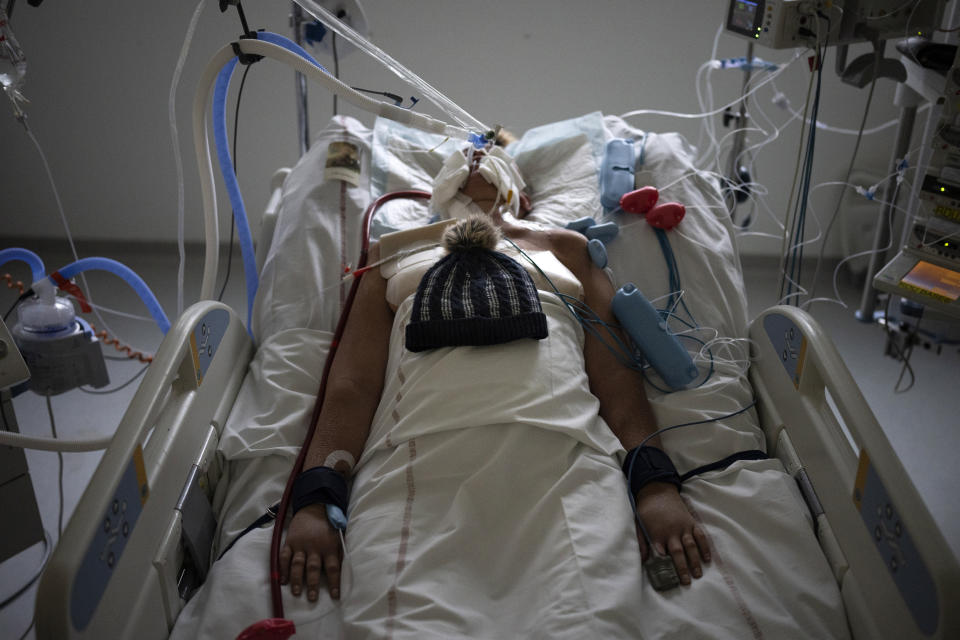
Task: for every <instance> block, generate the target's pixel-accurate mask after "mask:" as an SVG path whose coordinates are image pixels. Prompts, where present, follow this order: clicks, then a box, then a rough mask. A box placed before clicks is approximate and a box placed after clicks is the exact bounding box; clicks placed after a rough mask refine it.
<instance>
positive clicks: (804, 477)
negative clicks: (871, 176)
mask: <svg viewBox="0 0 960 640" xmlns="http://www.w3.org/2000/svg"><path fill="white" fill-rule="evenodd" d="M611 138H631V139H634V140H635V141H641V140H642V141H643V144H642V146H640V145H638V149H640V148H642V158H639V159H638V160H639V166H638V167H637V177H636V183H637V185H638V186H642V185H653V186H657V187H658V188H660V189H661V198H662V199H665V200H674V201H678V202H682V203H684V204H685V205H686V207H687V216H686V218H685V219H684V221H683V222H682V223H681V224H680V225H679V226H678V227H677V228H676V229H674V230H673V231H670V232H668V238H669V242H670V247H671V249H672V251H673V253H674V255H675V257H676V263H677V268H678V273H679V276H680V280H681V282H682V283H683V295H682V302H683V304H685V305H686V307H687V313H688V316H689V317H692V318H695V322H696V325H695V327H694V328H692V329H690V333H691V336H692V337H695V338H697V339H699V340H700V342H696V341H695V340H690V341H686V342H685V344H689V346H690V350H691V352H693V353H695V362H696V363H697V365H698V368H699V370H700V371H701V373H702V376H701V377H700V378H699V379H698V381H697V382H696V383H695V384H694V385H692V388H690V389H687V390H683V391H677V392H673V393H668V392H666V391H664V390H662V389H661V388H660V387H661V385H660V384H658V382H659V381H658V379H657V377H656V376H655V375H651V376H650V378H649V381H648V389H647V391H648V395H649V397H650V399H651V404H652V406H653V408H654V412H655V414H656V416H657V420H658V424H659V425H661V426H666V425H679V424H685V423H691V422H701V424H695V425H693V426H689V427H684V428H677V429H674V430H671V431H668V432H666V433H664V434H663V436H662V441H663V445H664V448H665V449H666V450H667V451H668V452H669V453H670V454H671V456H672V457H673V459H674V461H675V463H676V464H677V466H678V468H679V471H680V472H681V473H684V472H686V471H689V470H692V469H695V468H697V467H701V466H703V465H707V464H709V463H712V462H714V461H716V460H721V459H723V458H725V457H727V456H729V455H730V454H733V453H736V452H738V451H744V450H750V449H763V450H766V451H767V452H768V453H769V455H770V456H771V457H770V458H769V459H766V460H740V461H737V462H734V463H732V464H730V465H729V466H726V467H721V468H719V469H716V470H713V471H709V472H706V473H704V474H701V475H699V476H697V477H695V478H694V479H691V480H689V481H688V482H687V483H686V484H685V485H684V489H683V492H682V493H683V495H684V497H685V500H686V501H687V502H688V504H689V505H690V506H691V508H692V510H693V512H694V513H695V515H696V517H697V518H698V519H700V520H701V521H702V523H703V524H704V526H705V528H706V530H707V531H708V534H709V536H710V539H711V542H712V545H713V549H714V560H713V562H712V563H711V564H710V565H707V567H706V570H705V573H704V577H703V578H702V579H700V580H696V581H694V584H693V585H692V586H690V587H683V588H678V589H674V590H672V591H668V592H656V591H654V590H653V589H652V587H651V586H650V585H649V584H648V583H647V582H646V580H645V579H644V580H643V584H642V586H641V588H640V589H638V590H637V592H636V593H635V594H633V597H632V602H633V604H632V606H631V608H630V611H627V612H624V613H623V615H627V616H635V617H636V619H637V622H636V630H637V633H638V634H641V635H642V636H643V637H649V638H660V637H678V638H698V637H703V638H725V637H730V638H748V637H753V638H763V637H767V638H790V637H796V638H801V637H817V638H827V637H830V638H843V637H854V638H858V639H864V638H913V637H930V638H950V637H957V636H958V633H960V612H958V611H957V609H956V607H955V606H952V605H951V602H955V600H956V595H957V593H960V570H958V565H957V559H956V558H955V557H953V555H952V554H951V552H950V550H949V547H948V545H947V543H946V541H945V540H944V539H943V536H942V534H941V533H940V532H939V530H938V529H937V527H936V526H935V524H934V522H933V520H932V518H931V516H930V514H929V512H928V511H927V510H926V508H925V507H924V505H923V501H922V500H921V499H920V496H918V495H917V493H916V490H915V489H914V487H913V484H912V483H911V481H910V478H909V477H908V476H907V475H906V473H905V472H904V469H903V467H902V465H901V464H900V462H899V461H898V459H897V458H896V456H895V454H894V452H893V451H892V449H891V447H890V444H889V442H888V441H887V439H886V437H885V435H884V433H883V431H882V430H881V429H880V427H879V425H878V423H877V421H876V419H875V418H874V416H873V414H872V413H871V410H870V408H869V407H868V406H867V405H866V403H865V401H864V399H863V396H862V395H861V393H860V391H859V390H858V388H857V386H856V384H855V383H854V381H853V379H852V378H851V376H850V374H849V372H848V371H847V369H846V367H845V366H844V364H843V362H842V360H841V359H840V357H839V355H838V354H837V351H836V349H835V348H834V347H833V345H832V344H831V342H830V340H829V338H828V337H827V336H826V335H825V334H824V333H823V331H822V329H821V328H820V327H819V326H818V325H817V323H816V322H815V321H814V320H813V319H812V318H811V317H810V316H809V315H808V314H806V313H805V312H803V311H801V310H799V309H797V308H794V307H774V308H771V309H768V310H766V311H764V312H763V313H762V314H760V316H758V317H757V318H754V319H753V320H752V322H748V318H747V311H746V300H745V294H744V289H743V280H742V273H741V267H740V262H739V257H738V255H737V253H736V246H735V244H736V243H735V237H734V235H733V229H732V227H731V224H730V221H729V217H728V216H727V215H726V213H725V209H724V207H723V204H722V198H721V196H720V194H719V192H718V190H717V187H716V185H715V183H714V182H713V181H712V180H711V178H710V177H708V176H705V175H702V174H700V173H699V172H697V170H696V169H695V167H694V165H693V158H694V152H693V150H692V149H691V148H690V147H688V146H687V145H686V143H685V142H684V141H683V140H682V138H680V137H679V136H677V135H674V134H655V133H646V132H643V131H639V130H636V129H634V128H632V127H630V126H628V125H627V124H626V123H625V122H624V121H622V120H620V119H619V118H616V117H610V116H606V117H604V116H603V115H601V114H599V113H593V114H588V115H585V116H583V117H580V118H576V119H573V120H569V121H564V122H559V123H551V124H547V125H544V126H542V127H537V128H535V129H532V130H530V131H528V132H526V133H525V134H524V135H523V137H522V138H521V140H520V141H519V142H517V143H515V144H514V145H513V146H511V148H510V149H509V150H510V152H511V154H512V155H513V156H514V158H515V159H516V161H517V163H518V165H519V167H520V169H521V172H522V173H523V175H524V176H525V178H526V179H527V182H528V188H529V192H530V195H531V199H532V202H533V211H532V213H531V216H530V219H531V220H533V221H534V222H535V223H537V224H540V225H544V226H550V225H557V226H563V225H565V224H566V223H567V222H569V221H571V220H575V219H578V218H581V217H583V216H594V217H598V219H599V220H601V221H606V220H609V221H614V222H616V223H617V224H618V225H619V226H620V233H619V235H618V236H617V238H616V239H614V240H613V241H611V242H610V243H609V244H608V245H607V250H608V255H609V262H610V264H609V267H610V270H611V272H612V274H613V277H614V279H615V282H616V284H617V285H618V286H619V285H620V284H623V283H626V282H633V283H635V284H636V285H637V286H638V287H639V288H640V289H641V290H642V291H643V292H644V293H645V295H646V296H647V297H648V298H649V299H651V300H654V301H657V304H658V306H663V305H664V304H665V303H664V302H663V300H665V299H666V298H665V296H668V294H670V293H671V291H670V286H669V283H670V277H669V271H668V266H667V263H666V261H665V259H664V254H663V252H662V249H661V246H660V245H659V243H658V240H657V238H656V234H655V233H654V231H653V229H652V228H651V227H650V226H649V225H647V224H646V223H645V222H644V221H643V220H642V219H641V218H639V217H635V216H631V215H630V214H624V213H608V214H603V213H602V210H601V207H600V204H599V196H600V194H599V186H598V180H597V168H598V167H599V166H600V163H601V161H602V157H603V150H604V145H605V143H606V141H607V140H609V139H611ZM344 141H345V142H349V143H350V144H352V145H353V146H354V147H355V148H356V149H357V150H358V151H359V158H360V167H361V168H360V172H359V174H358V175H357V176H356V184H351V183H349V182H346V181H343V180H338V179H334V178H332V177H329V176H325V170H326V169H327V165H326V161H327V152H328V148H329V146H330V143H332V142H344ZM455 148H456V143H454V142H451V141H447V142H444V138H443V137H442V136H437V135H433V134H427V133H422V132H420V131H417V130H414V129H410V128H407V127H405V126H403V125H401V124H397V123H395V122H392V121H389V120H385V119H378V120H377V121H376V123H375V124H374V126H373V127H372V128H368V127H366V126H364V125H363V124H361V123H360V122H358V121H356V120H354V119H352V118H349V117H344V116H338V117H335V118H334V119H333V120H332V121H331V122H330V123H329V125H328V126H327V127H326V128H325V129H324V130H323V131H322V132H321V133H320V134H319V135H318V136H317V138H316V140H315V141H314V144H313V147H312V149H311V150H310V151H309V152H308V153H307V154H306V155H305V156H304V157H303V158H302V159H301V160H300V162H299V163H298V164H297V165H296V166H295V167H293V168H292V169H290V170H284V172H283V173H281V174H279V175H278V177H277V184H276V185H275V186H276V189H275V193H274V198H272V199H271V203H270V206H269V207H268V211H267V212H266V214H265V217H264V222H263V226H262V233H263V234H264V235H262V236H261V238H260V242H261V246H260V252H259V257H260V262H261V264H260V265H259V266H260V288H259V291H258V293H257V297H256V301H255V304H254V308H253V314H252V316H253V322H252V327H251V331H250V332H249V333H248V331H247V329H246V328H245V327H244V323H243V321H242V319H241V316H240V315H238V314H237V313H236V312H235V311H234V310H232V309H230V308H228V307H226V306H224V305H222V304H219V303H216V302H212V301H203V302H199V303H197V304H195V305H193V306H192V307H190V308H189V309H188V310H187V311H186V312H185V313H184V314H183V315H182V316H181V317H180V318H179V320H178V321H177V323H176V325H175V326H174V327H173V328H172V329H171V330H170V332H169V334H168V335H167V337H166V338H165V340H164V342H163V344H162V345H161V347H160V349H159V351H158V353H157V354H156V357H155V360H154V362H153V364H152V365H151V367H150V368H149V369H148V371H147V373H146V375H145V377H144V380H143V383H142V384H141V387H140V389H139V391H138V392H137V394H136V396H135V398H134V400H133V402H132V403H131V405H130V407H129V409H128V411H127V412H126V414H125V416H124V418H123V420H122V422H121V424H120V426H119V428H118V431H117V435H116V437H115V439H114V441H113V443H112V444H111V446H110V448H109V449H108V450H107V452H106V454H105V455H104V458H103V460H102V462H101V464H100V466H99V467H98V469H97V471H96V473H95V474H94V476H93V479H92V480H91V483H90V485H89V487H88V488H87V490H86V491H85V493H84V495H83V497H82V498H81V500H80V502H79V504H78V506H77V509H76V512H75V514H74V515H73V517H72V518H71V520H70V522H69V524H68V526H67V528H66V530H65V531H64V534H63V538H62V540H61V542H60V544H59V545H58V546H57V548H56V550H55V552H54V554H53V557H52V558H51V560H50V563H49V565H48V568H47V570H46V572H45V575H44V577H43V580H42V583H41V586H40V589H39V593H38V598H37V610H36V620H37V632H38V637H40V638H68V637H69V638H72V637H136V638H167V637H178V638H179V637H184V638H194V637H235V636H236V635H237V634H238V633H240V632H241V631H242V630H243V629H244V628H245V627H247V626H248V625H249V624H251V623H253V622H255V621H257V620H260V619H264V618H268V617H270V616H271V610H270V605H269V575H268V573H269V571H268V551H269V544H270V528H269V527H266V528H254V529H253V530H252V531H250V532H249V533H247V534H246V535H244V536H242V537H240V538H239V540H237V538H238V536H239V535H240V534H241V532H242V531H243V530H244V529H245V528H247V527H248V525H249V524H250V523H252V522H254V521H256V520H257V519H258V517H260V516H261V515H263V513H264V511H265V510H266V509H267V508H268V507H270V506H271V505H273V504H275V503H276V502H277V500H278V499H279V497H280V495H281V493H282V491H283V487H284V484H285V482H286V478H287V476H288V474H289V472H290V469H291V467H292V465H293V462H294V460H295V458H296V455H297V453H298V450H299V448H300V445H301V443H302V441H303V438H304V435H305V433H306V429H307V422H308V421H309V418H310V414H311V411H312V408H313V403H314V399H315V396H316V392H317V388H318V386H319V374H320V371H321V369H322V364H323V360H324V356H325V354H326V353H327V351H328V349H329V348H330V343H331V338H332V331H333V328H334V326H335V325H336V322H337V318H338V316H339V313H340V309H341V305H342V304H343V301H344V300H345V297H346V291H347V289H348V287H349V284H348V282H345V278H344V274H345V272H347V271H349V270H350V269H351V268H355V267H356V265H357V259H358V250H359V246H360V231H361V219H362V214H363V212H364V210H365V209H366V208H367V206H368V205H369V203H370V202H371V201H372V200H373V198H375V197H376V196H379V195H381V194H384V193H389V192H393V191H396V190H400V189H427V190H429V187H430V182H431V178H432V176H433V175H434V174H435V173H436V172H437V170H439V168H440V165H441V163H442V161H443V158H444V157H446V155H448V154H449V153H451V152H453V151H454V149H455ZM428 219H429V212H428V211H427V209H426V207H425V205H424V204H423V203H422V202H418V201H414V200H405V199H398V200H394V201H392V202H390V203H387V204H386V205H384V206H383V207H382V208H381V210H379V211H378V213H377V215H376V217H375V218H374V221H373V222H372V225H371V226H372V234H373V235H374V236H377V235H381V234H383V233H389V232H391V231H396V230H400V229H405V228H409V227H412V226H417V225H422V224H424V223H425V222H427V221H428ZM674 306H675V309H676V313H677V314H680V313H681V312H680V311H679V309H680V308H681V305H680V304H679V302H676V304H675V305H674ZM704 343H705V344H704ZM748 365H749V366H748ZM754 401H755V402H756V404H755V405H753V404H752V403H753V402H754ZM744 409H745V411H744ZM452 410H456V406H455V403H454V407H453V409H452ZM362 469H363V461H361V474H362V473H363V471H362ZM398 508H401V509H402V505H401V506H399V507H398ZM626 508H627V506H626V505H624V509H626ZM351 517H352V514H351ZM398 517H399V516H398ZM356 526H357V527H358V528H359V527H361V526H362V523H360V524H357V525H356ZM518 526H519V525H518ZM578 526H583V527H584V528H585V533H584V535H587V536H589V534H591V533H598V534H599V535H601V536H602V535H603V533H604V527H605V526H606V525H605V523H604V522H603V521H602V520H599V519H598V520H597V521H595V522H592V523H589V522H588V523H579V525H578ZM523 533H524V532H523V531H518V533H517V539H520V537H521V535H522V534H523ZM235 540H237V541H236V544H235V545H234V546H233V547H231V548H230V549H229V550H228V551H227V550H226V549H227V547H228V545H230V543H231V542H232V541H235ZM346 541H347V547H348V554H347V561H346V563H347V568H346V569H345V570H347V571H349V558H350V554H349V549H350V545H351V529H350V527H348V534H347V539H346ZM544 544H546V542H545V543H544ZM578 544H579V543H578ZM529 551H530V553H534V554H535V553H537V550H536V549H535V548H531V549H530V550H529ZM465 552H466V550H465ZM220 556H222V557H220ZM218 557H220V559H219V560H216V559H217V558H218ZM215 560H216V561H215ZM384 570H387V569H386V568H384ZM421 579H422V580H423V581H426V582H425V583H426V584H428V585H429V584H431V583H430V580H431V576H430V572H429V571H427V572H426V574H425V575H423V576H421ZM361 581H362V575H356V576H354V582H356V583H358V584H359V583H360V582H361ZM433 586H434V588H435V589H436V590H437V591H439V590H442V589H446V588H448V587H449V585H447V584H443V583H442V582H437V583H435V584H434V585H433ZM610 586H611V589H616V587H617V585H616V584H611V585H610ZM288 591H289V590H288V589H286V588H285V589H284V594H283V598H284V605H285V610H286V616H287V617H288V618H289V619H291V620H293V621H294V622H295V623H296V624H297V628H298V632H299V633H300V634H302V635H303V637H307V636H310V637H339V634H340V633H342V632H343V629H342V626H341V625H342V620H340V618H339V616H340V609H339V605H338V604H337V603H336V602H334V601H332V600H330V599H329V598H328V597H327V596H326V594H325V593H322V594H321V599H320V601H319V602H317V603H315V604H308V603H307V602H305V600H303V599H297V598H293V597H291V596H290V595H289V592H288ZM345 597H350V596H349V594H347V595H345ZM470 605H471V603H470V602H469V601H467V602H464V603H463V607H464V608H465V610H469V608H470ZM371 624H373V625H374V630H373V631H372V632H371V635H374V636H381V637H384V636H386V635H389V634H388V630H387V629H386V628H381V629H379V631H380V632H377V627H376V621H373V622H372V623H371ZM533 635H537V634H533ZM541 635H552V634H547V633H546V632H545V631H544V632H543V633H542V634H541ZM561 635H562V634H561Z"/></svg>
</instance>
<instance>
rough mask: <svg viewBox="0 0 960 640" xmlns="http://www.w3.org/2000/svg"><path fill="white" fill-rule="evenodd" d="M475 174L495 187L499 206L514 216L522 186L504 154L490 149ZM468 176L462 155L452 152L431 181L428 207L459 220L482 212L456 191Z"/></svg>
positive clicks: (518, 173) (519, 178)
mask: <svg viewBox="0 0 960 640" xmlns="http://www.w3.org/2000/svg"><path fill="white" fill-rule="evenodd" d="M477 172H478V173H479V174H480V175H481V176H483V178H484V179H485V180H486V181H487V182H489V183H490V184H491V185H493V186H494V187H496V189H497V193H498V194H499V199H500V203H501V204H505V205H506V206H507V208H509V209H510V211H511V212H512V213H513V215H515V216H516V215H518V213H519V211H520V191H521V189H523V187H524V186H525V184H526V183H524V181H523V178H521V177H520V171H519V170H518V169H517V165H516V163H515V162H514V161H513V158H511V157H510V156H509V155H508V154H507V152H506V151H504V150H503V149H501V148H500V147H492V148H490V149H488V150H487V152H486V153H485V154H484V155H483V157H482V158H481V159H480V163H479V167H478V168H477ZM469 177H470V164H469V161H468V160H467V158H466V156H465V155H464V154H463V153H462V152H460V151H455V152H454V153H452V154H450V156H448V157H447V159H446V160H445V161H444V163H443V166H442V167H441V168H440V171H439V173H437V176H436V178H434V181H433V194H432V196H431V198H430V208H431V209H432V210H433V211H435V212H437V213H440V214H441V215H442V214H443V213H444V212H446V214H447V215H448V216H449V217H451V218H456V219H463V218H466V217H467V216H469V215H471V214H473V213H486V211H482V210H481V209H480V208H479V207H478V206H477V205H475V204H473V201H472V200H471V199H470V198H469V197H467V196H465V195H464V194H462V193H460V189H461V188H463V185H464V184H465V183H466V181H467V178H469Z"/></svg>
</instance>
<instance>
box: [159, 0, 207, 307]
mask: <svg viewBox="0 0 960 640" xmlns="http://www.w3.org/2000/svg"><path fill="white" fill-rule="evenodd" d="M206 4H207V1H206V0H200V2H198V3H197V8H196V9H194V11H193V16H192V17H191V18H190V24H189V25H188V26H187V34H186V36H185V37H184V39H183V46H181V47H180V56H179V57H178V58H177V66H176V67H175V68H174V70H173V79H172V80H171V81H170V96H169V100H168V102H167V114H168V116H169V118H170V137H171V138H172V139H173V158H174V161H175V163H176V167H177V250H178V251H179V254H180V262H179V264H178V266H177V317H178V318H179V317H180V314H182V313H183V282H184V277H185V271H186V263H187V252H186V240H185V238H184V218H185V213H184V208H185V204H184V197H185V196H184V184H183V180H184V178H183V159H182V158H181V157H180V133H179V130H178V129H177V85H179V84H180V75H181V74H182V73H183V65H184V63H185V62H186V60H187V52H188V51H189V50H190V43H191V42H192V41H193V34H194V32H195V31H196V30H197V22H199V20H200V14H201V13H202V12H203V7H204V6H205V5H206Z"/></svg>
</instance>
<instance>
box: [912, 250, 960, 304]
mask: <svg viewBox="0 0 960 640" xmlns="http://www.w3.org/2000/svg"><path fill="white" fill-rule="evenodd" d="M900 284H901V285H903V286H906V287H907V288H908V289H913V290H915V291H917V290H919V291H921V292H922V293H926V294H928V295H931V296H933V297H935V298H939V299H941V300H944V301H945V302H946V301H949V302H954V301H956V300H957V298H960V272H957V271H953V270H952V269H945V268H943V267H939V266H937V265H935V264H930V263H929V262H925V261H923V260H920V261H919V262H917V265H916V266H915V267H914V268H913V269H911V270H910V272H909V273H907V275H905V276H903V280H901V281H900Z"/></svg>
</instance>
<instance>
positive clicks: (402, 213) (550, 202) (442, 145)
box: [370, 112, 604, 237]
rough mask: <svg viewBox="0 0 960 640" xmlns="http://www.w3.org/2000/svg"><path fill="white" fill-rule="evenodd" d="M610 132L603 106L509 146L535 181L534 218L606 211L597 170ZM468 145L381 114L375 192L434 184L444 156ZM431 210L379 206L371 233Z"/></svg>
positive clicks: (409, 204) (531, 185) (560, 219)
mask: <svg viewBox="0 0 960 640" xmlns="http://www.w3.org/2000/svg"><path fill="white" fill-rule="evenodd" d="M603 140H604V129H603V116H602V115H601V114H600V113H599V112H595V113H591V114H587V115H585V116H582V117H580V118H574V119H571V120H564V121H561V122H555V123H551V124H546V125H542V126H539V127H535V128H533V129H531V130H530V131H528V132H526V133H525V134H524V135H523V137H522V138H521V139H520V140H519V141H517V142H516V143H514V144H512V145H510V146H509V147H508V148H507V151H508V152H509V153H510V154H511V155H512V156H513V157H514V159H515V160H516V162H517V166H518V167H519V169H520V173H521V174H522V175H523V179H524V180H525V181H526V182H527V193H528V195H529V196H530V198H531V203H532V206H533V211H532V212H531V215H530V217H529V219H530V220H532V221H535V222H538V223H542V224H546V225H559V226H563V225H565V224H566V223H567V222H569V221H571V220H576V219H578V218H582V217H584V216H594V217H596V216H597V215H599V213H600V193H599V183H598V181H597V171H598V168H599V161H600V159H602V157H603V144H604V142H603ZM465 146H466V143H465V142H463V141H454V140H450V139H447V138H444V137H443V136H438V135H435V134H429V133H424V132H422V131H419V130H416V129H412V128H410V127H408V126H406V125H403V124H400V123H398V122H394V121H392V120H386V119H382V118H381V119H378V120H377V123H376V125H375V127H374V132H373V157H372V165H371V178H370V188H371V195H372V196H373V197H374V198H376V197H378V196H380V195H382V194H384V193H388V192H391V191H398V190H403V189H418V190H424V191H430V190H431V188H432V186H433V177H434V176H435V175H436V174H437V172H439V170H440V167H441V166H442V164H443V161H444V160H445V159H446V158H447V156H449V155H450V154H451V153H453V152H455V151H458V150H460V149H462V148H464V147H465ZM429 218H430V212H429V210H428V208H427V204H426V201H423V202H420V201H410V200H405V199H400V200H395V201H392V202H390V203H387V204H386V205H384V206H383V207H382V208H381V209H380V210H379V211H378V213H377V215H376V217H375V218H374V220H373V223H372V225H371V236H373V237H379V236H380V235H382V234H383V233H387V232H390V231H397V230H400V229H406V228H409V227H411V226H420V225H423V224H426V223H427V222H428V221H429Z"/></svg>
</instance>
